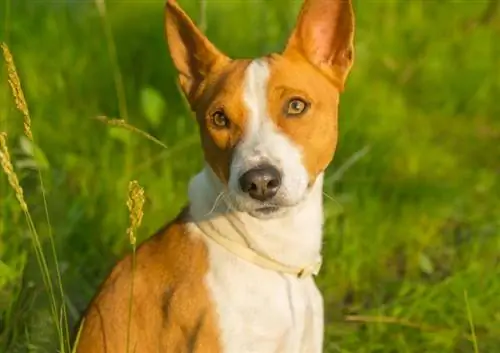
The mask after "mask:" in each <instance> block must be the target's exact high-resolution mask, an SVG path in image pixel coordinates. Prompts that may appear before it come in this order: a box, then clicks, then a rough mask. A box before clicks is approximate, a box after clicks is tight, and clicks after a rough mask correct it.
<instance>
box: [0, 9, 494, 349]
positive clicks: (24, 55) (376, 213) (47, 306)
mask: <svg viewBox="0 0 500 353" xmlns="http://www.w3.org/2000/svg"><path fill="white" fill-rule="evenodd" d="M4 1H5V2H4V3H2V4H1V8H5V9H6V11H5V16H3V14H2V15H1V17H2V18H5V23H2V24H4V26H1V27H3V30H4V34H3V41H5V42H6V43H9V44H10V49H11V50H12V52H13V53H14V54H15V59H16V65H17V69H16V70H15V71H16V72H17V73H18V75H17V76H21V77H20V78H19V77H18V79H19V80H18V81H19V87H20V82H21V79H22V83H23V87H22V89H23V90H22V97H23V100H24V102H25V103H26V101H28V102H29V108H30V109H29V110H28V109H27V108H28V104H25V107H23V106H22V104H20V103H21V101H16V98H14V99H13V98H11V97H8V96H7V93H9V92H12V91H13V92H18V91H19V90H18V89H17V88H16V86H14V87H11V86H9V84H8V83H7V82H2V83H0V91H1V90H3V93H5V94H0V121H1V122H2V123H1V125H0V130H1V131H5V132H7V133H8V135H5V134H2V135H0V136H1V141H3V142H2V144H1V145H2V149H1V153H0V159H1V161H2V167H3V169H4V170H5V171H6V175H7V178H3V179H2V178H0V212H2V214H1V216H0V256H2V257H1V259H0V266H2V267H0V279H1V281H0V350H1V349H2V348H4V347H5V351H7V352H9V353H10V352H13V353H15V352H28V351H36V350H37V349H38V350H40V351H43V350H46V351H54V350H56V349H57V350H59V351H61V352H68V349H69V348H68V336H69V335H68V329H67V328H68V326H70V327H72V326H73V324H74V323H75V322H76V321H77V320H78V317H79V315H80V313H81V311H82V310H83V309H84V308H85V306H86V305H87V303H88V301H89V299H90V298H91V297H92V295H93V294H94V292H95V289H96V287H97V285H98V283H99V282H100V281H101V280H102V279H103V278H104V276H105V275H106V273H107V271H108V270H109V268H110V266H112V264H113V263H114V262H115V261H116V259H118V258H119V257H121V256H122V254H123V253H124V252H125V251H132V252H134V251H135V250H134V249H135V246H136V243H139V242H141V241H142V240H144V239H145V238H146V236H147V235H148V234H151V233H152V232H153V231H154V230H155V229H156V228H158V227H159V226H161V225H162V224H163V223H164V222H165V221H166V220H168V219H169V218H171V217H172V216H174V215H175V214H176V213H177V212H178V210H179V208H180V207H181V205H182V204H183V203H184V202H185V201H186V196H185V192H184V191H182V190H185V188H186V186H187V182H188V180H189V178H190V177H191V176H192V175H193V174H194V173H195V172H196V171H197V170H199V168H200V167H201V165H202V162H203V161H202V158H201V152H200V149H199V141H198V137H197V131H196V127H195V123H194V121H193V119H192V117H191V116H190V113H189V112H188V110H187V107H186V105H185V101H184V100H183V98H182V97H181V95H180V94H179V92H178V89H177V87H176V85H175V83H174V82H175V72H174V70H173V67H172V65H171V64H170V63H169V59H168V55H167V53H166V48H165V43H164V38H163V30H162V18H163V13H162V11H163V1H152V2H139V3H138V2H112V1H109V2H108V3H104V2H103V1H98V0H96V1H95V2H90V3H81V2H75V3H72V4H71V5H69V4H64V5H61V3H57V4H56V3H50V4H49V3H32V2H27V1H15V2H12V1H8V0H4ZM492 3H494V1H491V2H476V1H475V2H453V1H450V2H448V1H443V2H437V1H436V2H429V1H423V0H422V1H420V0H416V1H412V2H401V1H392V2H390V1H386V2H359V1H357V2H356V3H355V5H356V6H355V7H356V10H357V11H356V12H357V26H358V28H357V39H356V50H357V55H356V64H355V67H354V69H353V72H352V75H351V77H350V78H349V81H348V85H347V87H346V92H345V94H344V95H343V96H342V98H341V112H340V113H341V114H340V116H341V118H340V122H339V125H340V126H339V133H340V139H339V146H338V151H337V153H336V156H335V160H334V163H333V165H332V167H331V168H330V169H329V170H328V171H327V175H326V178H325V194H326V195H328V196H330V195H331V196H333V200H334V201H332V199H330V198H328V199H326V200H325V216H326V223H325V243H324V252H325V256H324V258H325V261H324V266H323V269H322V273H321V275H320V277H319V284H320V286H321V289H322V291H323V293H324V297H325V308H326V323H327V325H326V339H325V352H361V353H364V352H414V351H420V352H430V353H432V352H439V353H442V352H479V351H480V352H496V351H498V350H499V349H500V340H499V339H498V337H500V331H499V327H500V318H499V317H498V315H497V314H496V313H498V312H500V304H499V301H498V300H497V298H498V296H499V295H500V285H499V284H498V276H500V266H499V264H498V253H499V251H500V248H499V244H500V242H499V239H500V221H499V220H500V200H499V199H498V198H497V197H496V196H495V195H498V194H500V182H499V180H498V167H499V164H498V161H499V160H500V150H499V149H498V141H499V140H500V121H499V119H498V116H500V108H499V105H498V104H497V102H496V97H498V96H499V95H500V76H498V75H496V74H495V73H496V72H498V63H499V62H500V46H499V45H498V40H497V39H498V37H499V36H500V23H499V22H498V21H499V19H498V16H497V15H495V12H494V11H493V15H491V10H489V9H491V8H492V6H493V5H491V4H492ZM4 5H5V6H4ZM182 5H183V6H184V7H185V8H186V9H187V10H188V12H189V13H191V14H193V18H196V19H197V22H199V23H200V24H201V25H202V26H203V27H204V29H205V31H206V33H207V35H208V36H209V37H210V38H211V39H212V40H213V41H214V42H215V44H217V45H218V46H219V47H221V49H222V50H224V51H225V52H227V53H228V54H229V55H231V56H237V57H253V56H258V55H261V54H264V53H265V52H267V51H271V50H272V51H275V50H279V49H280V48H281V46H282V44H283V43H284V41H285V40H286V37H287V34H288V32H289V29H290V27H291V24H292V23H293V21H294V17H295V15H296V11H297V8H298V6H299V5H300V3H299V2H297V1H293V0H276V1H274V0H273V1H272V2H268V1H261V2H255V1H251V2H250V1H245V0H235V1H223V2H221V1H211V0H207V1H206V2H201V3H191V2H189V1H182ZM203 6H205V7H203ZM207 8H208V10H209V11H206V9H207ZM74 10H76V11H74ZM486 13H488V15H487V16H486V15H485V14H486ZM203 14H204V15H203ZM484 18H487V20H486V21H484V20H483V19H484ZM471 23H473V25H470V24H471ZM256 28H258V29H259V30H258V31H256V30H255V29H256ZM229 29H230V30H229ZM444 34H446V35H444ZM6 48H7V47H6ZM12 62H13V59H12ZM3 74H5V76H1V75H0V77H5V78H6V81H7V79H8V78H9V74H8V70H3V72H2V75H3ZM23 78H24V79H23ZM11 81H12V79H11ZM9 95H11V94H10V93H9ZM4 97H8V100H7V98H4ZM17 97H18V98H17V99H18V100H19V97H20V94H17ZM12 103H14V104H13V109H10V108H9V107H10V106H11V105H12ZM16 106H17V107H16ZM24 108H26V109H24ZM14 109H16V111H19V113H16V112H14ZM25 113H27V114H25ZM18 115H19V116H20V117H21V118H22V120H21V119H18V118H17V117H18ZM26 116H27V117H28V119H27V118H26ZM104 116H116V117H119V118H118V119H107V118H105V117H104ZM95 117H98V118H95ZM102 123H104V124H102ZM27 131H29V132H27ZM7 137H8V138H7ZM20 137H23V139H22V140H20ZM31 138H33V139H32V140H30V139H31ZM26 140H27V141H28V142H29V143H30V144H26ZM148 141H151V142H153V144H150V143H147V142H148ZM35 142H36V143H35ZM26 146H28V147H29V146H32V147H31V154H29V155H28V154H27V153H26V150H27V149H28V150H29V149H30V148H26ZM158 146H160V147H161V148H160V149H158V148H157V147H158ZM167 146H168V149H166V147H167ZM31 160H34V163H32V162H31ZM33 168H36V169H35V170H33ZM42 177H43V178H42ZM130 180H141V185H143V186H144V187H145V188H146V190H148V197H147V199H146V197H144V200H143V207H144V208H146V207H147V210H148V211H147V217H144V219H143V220H142V224H140V225H141V231H140V232H135V231H134V233H133V236H131V234H130V231H129V233H127V234H128V235H129V236H128V239H127V237H124V236H123V232H122V231H120V229H127V227H131V226H132V224H133V221H132V220H131V218H130V215H131V211H130V208H133V207H131V206H132V203H134V202H132V203H129V206H128V207H129V212H128V214H127V208H126V207H124V205H126V204H127V195H126V193H125V192H124V190H126V189H127V187H130V185H131V184H130ZM4 185H5V186H8V189H7V188H2V187H3V186H4ZM19 190H22V193H20V192H19ZM129 194H131V193H130V192H129ZM139 194H140V193H139ZM38 195H40V198H38ZM20 196H21V197H20ZM135 204H138V202H136V203H135ZM120 205H123V207H122V206H120ZM17 214H19V215H21V216H22V217H23V218H19V217H18V216H17ZM49 214H50V216H51V217H49ZM24 231H26V232H27V234H28V235H29V238H28V239H29V241H30V242H31V243H32V249H33V250H32V253H30V256H29V257H28V258H27V259H28V261H25V260H23V259H24V258H25V257H26V255H25V252H26V247H25V244H24V237H25V236H24ZM131 248H132V249H131ZM31 259H33V260H34V261H35V262H36V264H35V266H32V265H31V261H30V260H31ZM3 269H9V270H11V271H12V272H15V273H16V276H9V282H4V278H7V277H8V276H5V277H2V273H4V272H1V271H3ZM37 273H41V276H40V278H41V280H40V281H41V284H40V283H39V281H38V275H37ZM52 274H54V275H52ZM5 283H7V284H5ZM63 285H64V287H63ZM132 287H133V284H132V285H131V293H132V291H133V288H132ZM17 288H19V290H17ZM464 288H467V293H466V294H465V297H464V292H463V289H464ZM42 289H43V290H44V291H46V292H48V293H49V294H48V295H47V298H48V302H47V303H46V302H45V296H42V295H37V293H39V292H40V291H41V290H42ZM63 289H64V291H63ZM4 293H6V294H4ZM464 298H465V307H466V308H465V309H466V312H467V317H464ZM4 303H6V304H5V307H4V306H2V304H4ZM131 303H132V302H131ZM61 305H62V306H61ZM129 310H130V312H132V307H131V306H130V308H129ZM46 311H48V314H49V316H50V318H51V320H52V324H51V325H44V321H43V318H44V317H45V316H46V315H45V313H46ZM63 311H65V312H63ZM66 320H67V323H66ZM467 324H468V326H467ZM52 337H54V339H53V340H52ZM131 348H133V347H131Z"/></svg>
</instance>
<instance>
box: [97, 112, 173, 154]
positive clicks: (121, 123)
mask: <svg viewBox="0 0 500 353" xmlns="http://www.w3.org/2000/svg"><path fill="white" fill-rule="evenodd" d="M95 119H96V120H98V121H100V122H103V123H105V124H107V125H109V126H114V127H121V128H123V129H125V130H128V131H131V132H134V133H136V134H139V135H141V136H142V137H145V138H147V139H148V140H150V141H152V142H154V143H156V144H157V145H160V146H161V147H163V148H165V149H168V147H167V145H165V144H164V143H163V142H161V141H160V140H158V139H157V138H156V137H154V136H151V135H150V134H148V133H147V132H145V131H142V130H141V129H139V128H136V127H135V126H133V125H130V124H129V123H127V122H126V121H125V120H124V119H109V118H107V117H105V116H97V117H95Z"/></svg>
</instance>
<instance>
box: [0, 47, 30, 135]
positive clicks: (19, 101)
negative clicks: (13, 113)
mask: <svg viewBox="0 0 500 353" xmlns="http://www.w3.org/2000/svg"><path fill="white" fill-rule="evenodd" d="M1 46H2V52H3V57H4V59H5V64H6V65H7V73H8V82H9V86H10V88H11V90H12V95H13V96H14V101H15V103H16V107H17V109H18V110H19V111H20V112H21V113H22V114H23V117H24V134H25V135H26V137H27V138H29V139H30V140H31V141H33V133H32V132H31V118H30V112H29V109H28V104H27V103H26V99H25V98H24V93H23V89H22V87H21V80H20V79H19V75H18V74H17V70H16V65H15V64H14V58H13V57H12V54H11V52H10V50H9V47H8V46H7V44H5V43H2V44H1Z"/></svg>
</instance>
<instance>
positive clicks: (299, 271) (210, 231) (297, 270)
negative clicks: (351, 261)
mask: <svg viewBox="0 0 500 353" xmlns="http://www.w3.org/2000/svg"><path fill="white" fill-rule="evenodd" d="M195 224H196V226H197V227H198V228H199V229H200V230H201V232H202V233H203V234H204V235H205V236H207V237H208V238H210V239H211V240H213V241H214V242H216V243H217V244H219V245H220V246H222V247H223V248H224V249H226V250H227V251H229V252H231V253H233V254H234V255H236V256H238V257H239V258H241V259H243V260H246V261H248V262H251V263H253V264H254V265H257V266H259V267H262V268H265V269H268V270H272V271H276V272H281V273H286V274H291V275H294V276H297V278H305V277H309V276H316V275H317V274H318V273H319V271H320V269H321V265H322V258H321V256H319V258H318V260H317V261H315V262H314V263H312V264H309V265H306V266H303V267H294V266H288V265H285V264H283V263H281V262H279V261H277V260H274V259H272V258H270V257H269V256H267V255H264V254H261V253H259V252H258V251H256V250H254V249H252V248H251V247H250V246H249V244H248V243H240V242H238V241H235V240H232V239H230V238H227V237H225V236H223V235H222V234H223V233H224V232H227V231H230V230H229V229H219V227H216V226H215V225H214V224H213V222H210V221H201V222H196V223H195ZM222 228H225V227H222Z"/></svg>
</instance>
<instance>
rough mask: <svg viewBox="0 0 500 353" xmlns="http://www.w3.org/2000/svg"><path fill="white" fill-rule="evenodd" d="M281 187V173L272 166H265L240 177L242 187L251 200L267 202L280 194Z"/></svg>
mask: <svg viewBox="0 0 500 353" xmlns="http://www.w3.org/2000/svg"><path fill="white" fill-rule="evenodd" d="M280 186H281V175H280V172H279V171H278V170H277V169H276V168H274V167H273V166H271V165H268V164H265V165H261V166H259V167H256V168H253V169H250V170H249V171H247V172H246V173H245V174H243V175H242V176H241V177H240V187H241V190H243V192H246V193H248V194H249V195H250V197H251V198H253V199H256V200H259V201H266V200H269V199H270V198H272V197H273V196H274V195H276V193H277V192H278V190H279V188H280Z"/></svg>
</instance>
